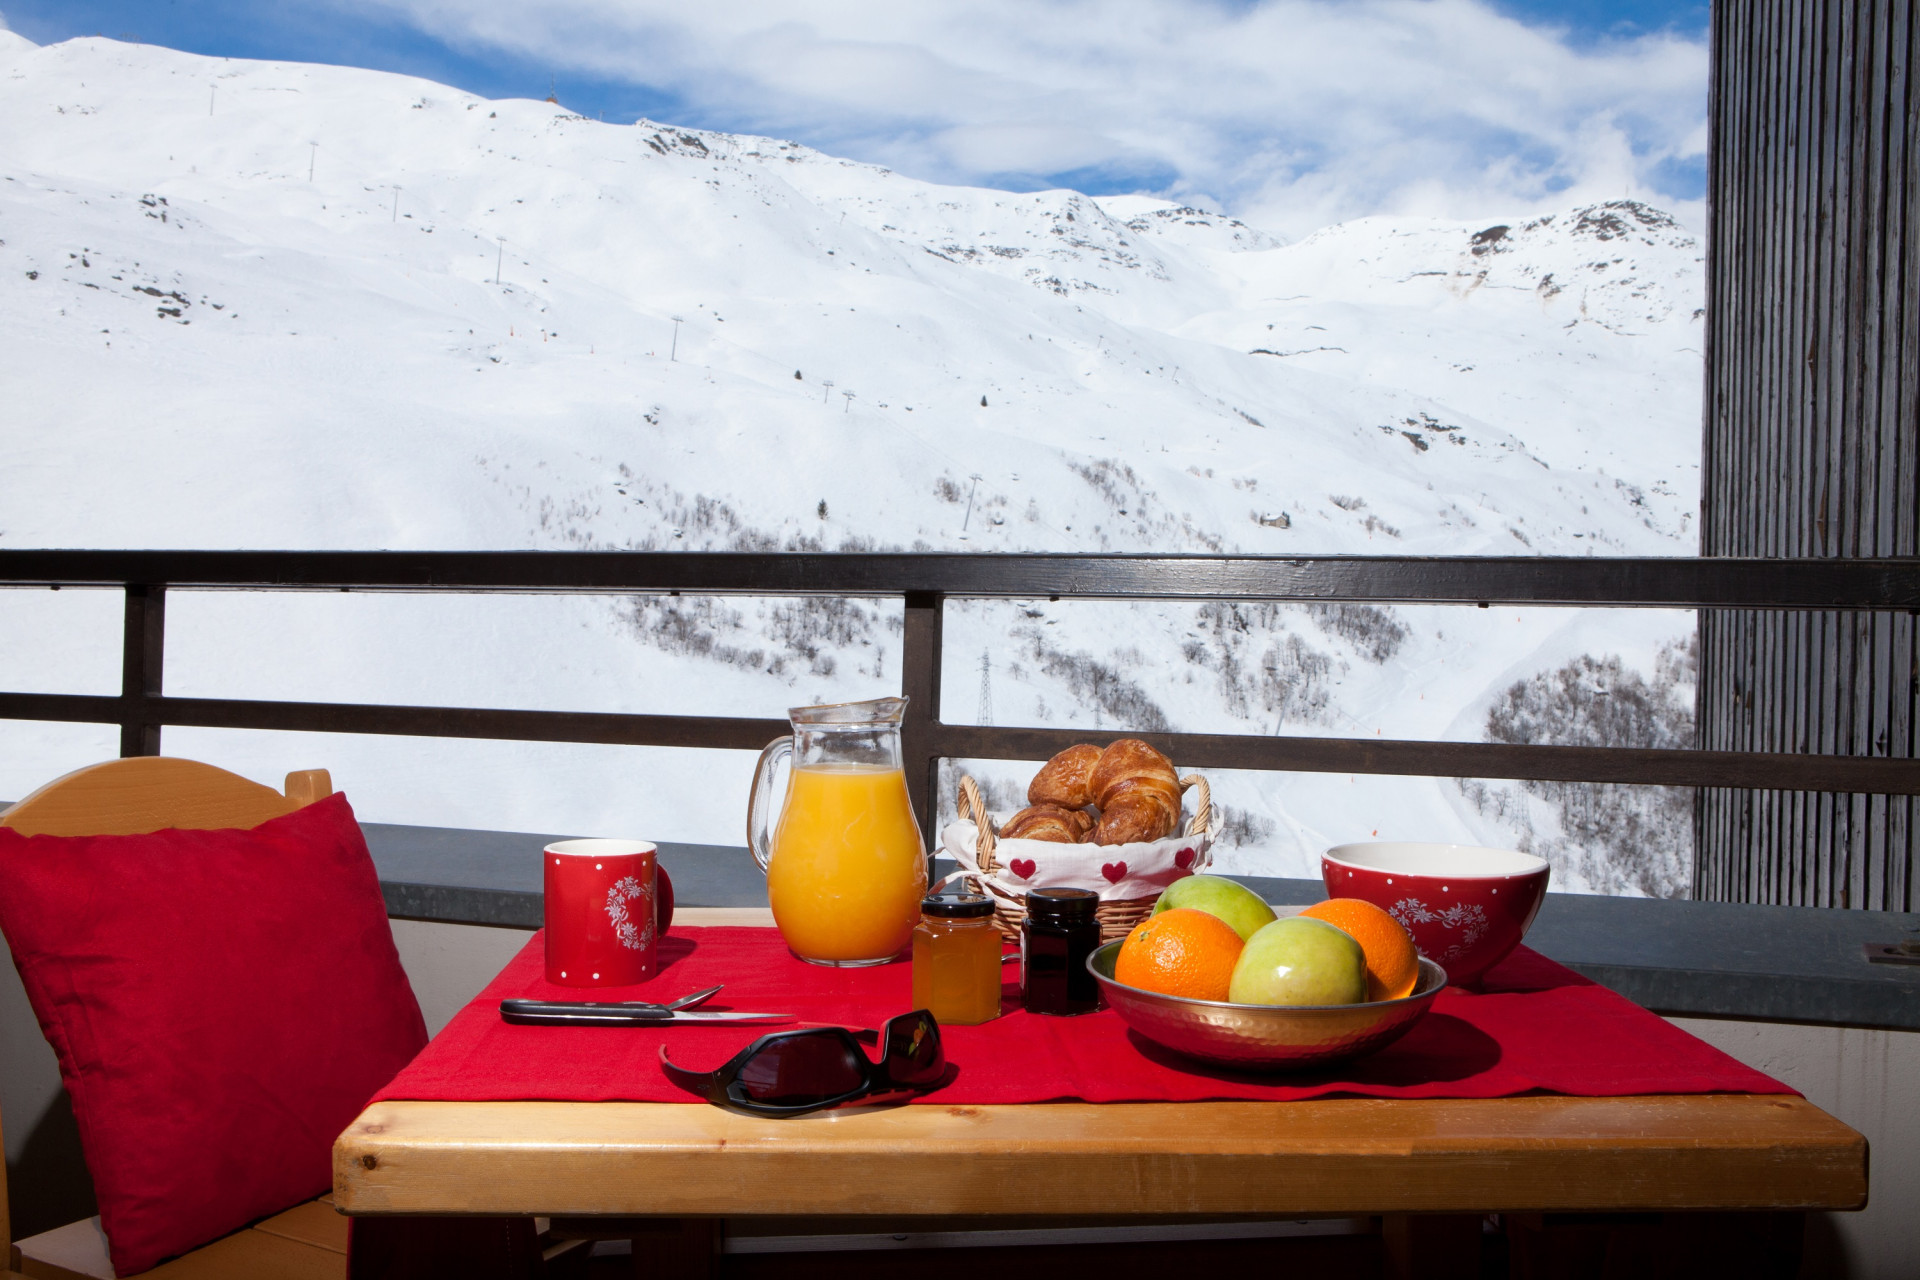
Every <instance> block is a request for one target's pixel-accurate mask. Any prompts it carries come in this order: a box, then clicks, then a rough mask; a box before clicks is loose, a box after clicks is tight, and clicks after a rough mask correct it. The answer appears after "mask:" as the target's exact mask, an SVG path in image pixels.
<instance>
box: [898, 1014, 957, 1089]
mask: <svg viewBox="0 0 1920 1280" xmlns="http://www.w3.org/2000/svg"><path fill="white" fill-rule="evenodd" d="M885 1062H886V1064H887V1074H888V1076H890V1077H891V1078H892V1079H893V1082H894V1083H895V1084H930V1083H932V1082H933V1081H934V1080H937V1079H939V1078H940V1074H941V1073H942V1072H943V1071H945V1070H946V1066H947V1059H946V1054H945V1053H943V1052H942V1051H941V1048H940V1024H939V1023H937V1022H935V1021H934V1020H933V1015H932V1014H929V1013H918V1014H913V1015H910V1016H908V1017H905V1018H895V1019H894V1020H893V1021H891V1022H889V1023H888V1024H887V1055H886V1058H885Z"/></svg>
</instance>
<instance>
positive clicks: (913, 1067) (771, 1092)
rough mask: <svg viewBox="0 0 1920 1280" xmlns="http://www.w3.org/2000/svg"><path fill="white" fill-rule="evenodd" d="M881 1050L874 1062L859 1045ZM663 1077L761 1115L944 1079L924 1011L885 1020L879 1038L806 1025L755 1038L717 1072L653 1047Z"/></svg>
mask: <svg viewBox="0 0 1920 1280" xmlns="http://www.w3.org/2000/svg"><path fill="white" fill-rule="evenodd" d="M862 1040H864V1041H866V1042H867V1043H869V1044H879V1045H882V1046H883V1048H884V1051H883V1052H882V1054H881V1056H880V1061H879V1062H878V1063H876V1062H874V1061H873V1060H872V1059H870V1058H869V1057H867V1051H866V1050H865V1049H864V1048H862V1047H861V1041H862ZM660 1068H661V1070H663V1071H665V1072H666V1073H667V1078H668V1079H669V1080H671V1081H673V1082H674V1083H675V1084H677V1085H679V1086H680V1087H681V1088H682V1089H685V1090H687V1091H688V1092H690V1093H696V1094H699V1095H700V1096H701V1097H702V1098H705V1099H706V1100H707V1101H708V1102H711V1103H713V1104H714V1105H715V1106H722V1107H728V1106H730V1107H738V1108H740V1109H741V1110H742V1111H751V1112H753V1113H754V1114H756V1115H763V1116H798V1115H805V1114H806V1113H807V1112H809V1111H824V1110H826V1109H828V1108H830V1107H845V1106H851V1105H853V1104H854V1103H871V1102H878V1101H881V1100H882V1099H883V1098H884V1097H885V1096H886V1095H888V1094H909V1093H913V1092H916V1091H918V1090H920V1089H926V1088H930V1087H932V1086H934V1085H936V1084H938V1083H940V1081H941V1079H942V1078H943V1077H944V1076H945V1075H946V1070H947V1055H946V1053H945V1051H944V1050H942V1049H941V1047H940V1024H939V1023H938V1022H935V1021H934V1019H933V1015H932V1014H931V1013H928V1012H927V1011H926V1010H925V1009H917V1010H915V1011H914V1012H912V1013H903V1014H901V1015H900V1016H899V1017H897V1018H890V1019H888V1020H887V1024H886V1025H885V1026H884V1027H882V1028H881V1029H880V1031H879V1033H878V1034H875V1033H874V1032H872V1031H862V1032H858V1033H856V1032H853V1031H850V1030H848V1029H847V1028H845V1027H808V1028H805V1029H803V1030H799V1031H776V1032H774V1033H772V1034H771V1035H764V1036H761V1037H760V1038H759V1039H758V1040H755V1041H754V1042H753V1043H752V1044H750V1045H748V1046H747V1047H746V1048H744V1049H742V1050H741V1051H740V1052H739V1053H736V1054H734V1055H733V1057H732V1058H730V1059H728V1060H727V1063H726V1065H725V1066H723V1067H721V1068H719V1069H718V1070H716V1071H689V1070H687V1069H686V1068H685V1067H682V1066H680V1065H679V1064H677V1063H675V1062H673V1061H672V1060H671V1059H669V1058H668V1057H667V1047H666V1046H665V1045H664V1044H663V1045H661V1046H660Z"/></svg>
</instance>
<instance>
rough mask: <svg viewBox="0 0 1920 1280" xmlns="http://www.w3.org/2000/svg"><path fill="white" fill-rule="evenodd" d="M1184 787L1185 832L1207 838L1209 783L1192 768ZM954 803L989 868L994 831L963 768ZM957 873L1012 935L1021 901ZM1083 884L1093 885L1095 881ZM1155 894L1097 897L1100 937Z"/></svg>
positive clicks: (1115, 934) (993, 863)
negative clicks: (1189, 814) (1188, 811)
mask: <svg viewBox="0 0 1920 1280" xmlns="http://www.w3.org/2000/svg"><path fill="white" fill-rule="evenodd" d="M1189 789H1191V790H1193V791H1194V793H1195V796H1194V813H1193V818H1192V819H1191V820H1190V821H1189V822H1188V823H1187V829H1186V833H1185V834H1186V835H1187V836H1189V837H1191V836H1199V835H1205V836H1208V837H1209V838H1211V837H1212V836H1213V834H1214V830H1213V823H1214V812H1213V791H1212V788H1210V787H1208V786H1207V780H1206V779H1205V778H1203V777H1201V776H1200V775H1199V774H1197V773H1190V774H1188V775H1187V776H1186V777H1184V778H1182V779H1180V790H1181V792H1182V793H1183V795H1184V793H1185V792H1186V791H1188V790H1189ZM955 809H956V811H957V813H958V816H959V817H960V818H962V819H969V820H971V821H972V822H973V824H974V827H975V829H976V830H977V831H978V832H979V835H978V837H977V839H976V843H975V850H974V857H975V861H976V862H978V863H979V866H980V869H981V870H982V871H986V872H992V871H994V870H995V869H996V868H997V867H998V865H999V863H998V861H997V860H996V856H995V855H996V852H997V848H998V845H999V843H1000V835H999V832H997V831H996V830H994V826H993V819H992V817H991V816H989V815H988V813H987V806H986V804H985V802H984V801H982V800H981V798H980V787H979V785H978V784H977V783H975V782H974V780H973V779H972V778H970V777H968V776H966V775H965V774H962V775H961V777H960V796H959V799H958V801H957V802H956V804H955ZM1206 865H1207V860H1206V859H1205V858H1204V857H1203V858H1202V860H1200V861H1197V862H1195V864H1194V866H1193V868H1192V869H1193V870H1194V871H1199V870H1202V869H1203V868H1204V867H1205V866H1206ZM963 878H964V879H966V880H967V881H968V882H969V883H970V884H971V885H972V887H973V888H974V890H975V892H980V893H986V894H988V895H990V896H991V897H992V898H993V918H994V920H995V921H996V922H997V923H998V924H999V925H1000V932H1001V934H1002V935H1003V936H1004V937H1005V938H1006V939H1007V940H1008V941H1010V942H1011V941H1018V940H1019V937H1020V926H1021V924H1022V923H1023V922H1024V921H1025V920H1026V918H1027V907H1026V904H1025V903H1024V902H1023V901H1021V899H1020V898H1018V897H1015V896H1014V895H1012V894H1010V893H1008V892H1007V891H1006V890H1005V889H1002V888H1001V887H1000V886H999V885H997V884H995V883H993V882H992V881H991V880H982V879H980V878H979V877H977V876H972V875H963ZM1083 887H1085V888H1093V889H1097V888H1098V887H1099V886H1097V885H1087V886H1083ZM1159 900H1160V899H1159V895H1158V894H1149V895H1148V896H1146V897H1143V898H1108V899H1103V900H1102V901H1101V903H1100V905H1099V906H1098V907H1097V908H1095V910H1094V914H1095V916H1096V917H1098V919H1099V921H1100V940H1101V941H1102V942H1111V941H1113V940H1114V939H1115V938H1124V937H1126V936H1127V934H1128V933H1129V932H1130V931H1131V930H1132V929H1133V926H1135V925H1136V924H1139V923H1140V922H1141V921H1142V920H1144V919H1146V918H1147V916H1148V915H1150V914H1151V913H1152V911H1153V904H1154V903H1155V902H1158V901H1159Z"/></svg>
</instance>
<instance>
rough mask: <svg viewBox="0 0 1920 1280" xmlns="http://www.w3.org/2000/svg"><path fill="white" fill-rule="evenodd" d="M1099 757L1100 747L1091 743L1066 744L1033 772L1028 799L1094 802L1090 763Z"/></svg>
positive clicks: (1074, 804)
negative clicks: (1037, 770)
mask: <svg viewBox="0 0 1920 1280" xmlns="http://www.w3.org/2000/svg"><path fill="white" fill-rule="evenodd" d="M1148 749H1149V750H1151V748H1148ZM1099 760H1100V748H1098V747H1096V746H1093V745H1092V744H1091V743H1085V742H1083V743H1081V744H1080V745H1079V746H1077V747H1068V748H1067V749H1066V750H1065V751H1062V752H1061V753H1060V754H1059V755H1057V756H1055V757H1054V758H1053V759H1051V760H1049V761H1047V762H1046V763H1045V764H1043V765H1041V766H1040V772H1039V773H1036V774H1034V775H1033V781H1032V782H1031V783H1030V784H1028V786H1027V803H1028V804H1050V805H1054V806H1055V807H1057V808H1061V809H1084V808H1086V807H1087V806H1088V805H1090V804H1092V803H1093V767H1094V765H1095V764H1097V763H1098V762H1099Z"/></svg>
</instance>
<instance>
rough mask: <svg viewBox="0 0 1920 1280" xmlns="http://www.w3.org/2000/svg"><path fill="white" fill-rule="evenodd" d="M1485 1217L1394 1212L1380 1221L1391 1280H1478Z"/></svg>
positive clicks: (1385, 1268) (1385, 1270)
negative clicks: (1482, 1223) (1481, 1231)
mask: <svg viewBox="0 0 1920 1280" xmlns="http://www.w3.org/2000/svg"><path fill="white" fill-rule="evenodd" d="M1480 1219H1481V1215H1479V1214H1477V1213H1474V1214H1466V1213H1390V1214H1387V1215H1386V1216H1385V1217H1384V1218H1382V1219H1381V1220H1380V1242H1381V1246H1382V1253H1383V1254H1384V1257H1383V1259H1382V1262H1383V1266H1382V1273H1383V1274H1384V1275H1385V1276H1386V1277H1387V1280H1478V1277H1479V1275H1480Z"/></svg>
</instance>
